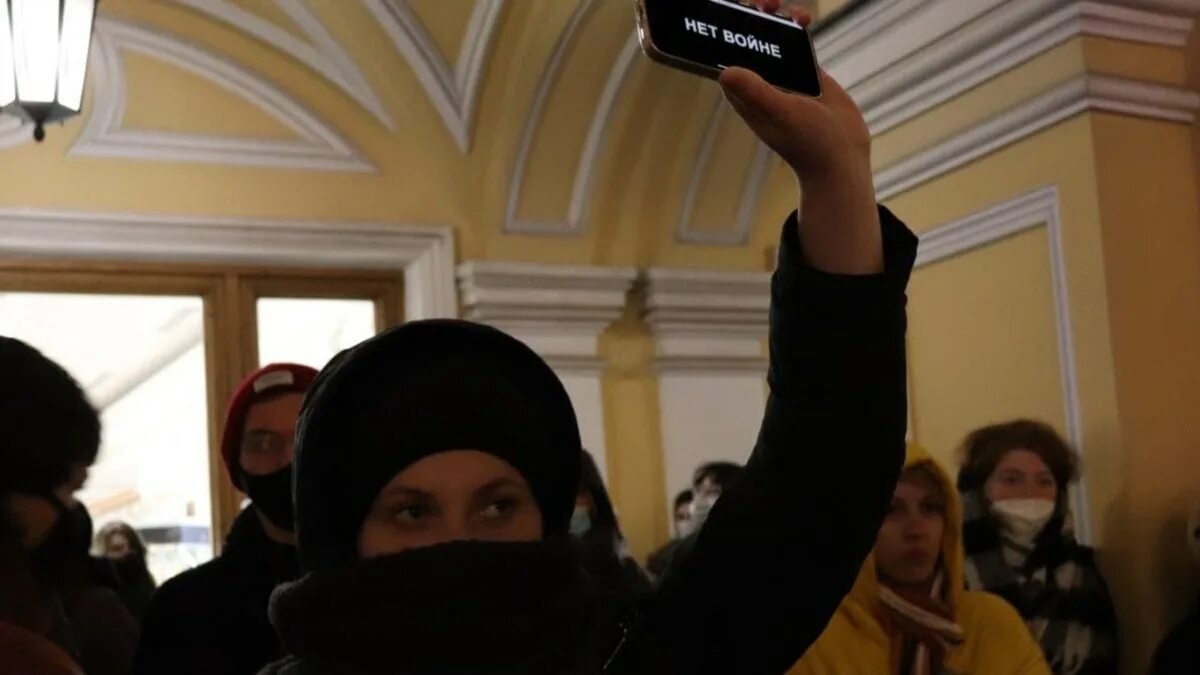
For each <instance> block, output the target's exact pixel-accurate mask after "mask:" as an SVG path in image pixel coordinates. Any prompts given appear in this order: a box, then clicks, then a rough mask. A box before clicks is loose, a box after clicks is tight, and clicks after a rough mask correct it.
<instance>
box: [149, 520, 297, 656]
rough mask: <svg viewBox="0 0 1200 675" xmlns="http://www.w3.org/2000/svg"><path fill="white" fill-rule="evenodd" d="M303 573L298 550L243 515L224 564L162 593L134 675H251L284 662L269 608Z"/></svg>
mask: <svg viewBox="0 0 1200 675" xmlns="http://www.w3.org/2000/svg"><path fill="white" fill-rule="evenodd" d="M297 569H298V568H297V563H296V552H295V548H294V547H291V546H284V545H280V544H276V543H274V542H272V541H271V540H270V539H268V538H267V535H266V533H265V532H264V531H263V528H262V524H261V523H260V522H259V520H258V517H257V514H256V512H255V511H254V509H253V507H251V508H248V509H246V510H244V511H242V513H241V514H240V515H239V516H238V517H237V520H236V521H234V524H233V528H232V530H231V531H230V533H229V537H228V538H227V539H226V540H225V548H224V550H223V552H222V554H221V556H220V557H219V558H217V559H215V560H211V561H209V562H207V563H205V564H203V565H200V566H199V567H197V568H195V569H192V570H189V571H187V572H184V573H183V574H180V575H179V576H177V577H175V578H174V579H171V580H169V581H167V582H166V583H165V584H163V585H162V587H161V588H160V589H159V590H158V593H157V594H156V595H155V597H154V600H153V602H152V603H151V604H150V609H149V610H148V611H147V612H146V617H145V619H144V620H143V623H142V641H141V644H140V645H139V647H138V653H137V659H136V663H135V666H134V673H135V675H215V674H217V673H220V674H221V675H253V674H254V673H257V672H258V671H259V670H260V669H261V668H262V667H263V666H265V665H267V664H268V663H271V662H272V661H274V660H276V659H278V658H280V657H281V656H282V654H281V651H280V648H279V639H278V638H277V637H276V635H275V630H274V629H273V628H272V627H271V623H270V621H269V620H268V619H267V602H268V601H269V599H270V596H271V591H273V590H274V589H275V587H276V586H277V585H279V584H280V583H283V582H286V581H290V580H292V579H294V578H295V577H296V574H297Z"/></svg>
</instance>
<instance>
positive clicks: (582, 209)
mask: <svg viewBox="0 0 1200 675" xmlns="http://www.w3.org/2000/svg"><path fill="white" fill-rule="evenodd" d="M586 5H590V3H589V2H586V0H585V2H581V3H580V6H579V7H577V8H576V10H575V14H574V15H572V18H571V21H570V22H569V23H568V24H567V28H566V30H565V31H564V35H563V36H560V38H559V43H558V44H557V45H556V46H555V49H554V52H553V54H551V57H550V61H549V62H548V63H547V65H546V69H545V70H544V71H543V72H542V77H541V80H540V81H539V83H538V88H537V94H536V96H535V98H534V102H533V105H532V106H531V108H530V113H529V117H528V118H527V119H526V121H525V129H524V131H523V132H522V137H521V146H520V148H519V149H518V151H517V164H516V167H515V169H514V171H513V177H512V183H511V184H510V185H509V190H508V208H507V211H506V214H505V219H504V221H505V222H504V231H505V232H506V233H508V234H553V235H567V236H570V235H578V234H582V233H583V230H584V220H585V219H586V218H587V208H588V205H589V204H591V199H592V190H593V188H594V187H595V182H596V165H597V163H598V161H599V159H600V151H601V150H602V149H603V146H604V143H603V141H604V137H605V134H606V133H607V131H608V123H609V121H610V120H611V119H612V113H613V109H614V108H615V107H616V102H617V99H618V98H619V96H620V93H621V90H622V88H623V87H624V85H625V81H626V80H627V79H629V73H630V71H632V70H633V64H634V63H635V62H636V59H635V57H636V56H637V54H638V50H639V47H638V37H637V33H636V32H634V33H631V34H630V36H629V38H628V39H626V40H625V44H624V45H623V46H622V47H621V51H620V52H618V53H617V59H616V61H614V62H613V66H612V68H611V69H610V70H609V73H608V79H607V80H606V81H605V83H604V89H603V90H601V93H600V99H599V101H598V102H597V103H596V114H595V115H594V116H593V117H592V124H591V126H590V127H588V134H587V137H586V139H585V140H584V144H583V151H582V152H581V153H580V155H579V164H578V167H577V168H576V170H575V180H574V181H573V182H572V184H571V202H570V205H569V207H568V209H567V216H566V219H565V220H528V219H522V218H520V217H519V216H518V215H517V210H518V208H519V207H520V199H521V192H522V190H523V188H524V185H525V172H526V171H527V170H528V164H529V158H530V154H531V153H532V152H533V142H534V136H535V132H536V131H537V128H538V126H539V125H540V123H541V119H542V115H543V113H544V108H545V103H546V98H547V97H548V95H549V92H550V88H551V86H552V85H553V84H554V82H555V81H556V80H557V79H558V74H559V71H560V70H561V69H562V61H563V57H564V55H565V52H566V48H567V45H569V44H570V40H571V35H573V34H574V33H575V32H576V31H577V30H578V28H579V23H580V22H582V19H583V17H584V16H585V15H586V13H587V11H588V7H587V6H586ZM567 31H570V33H571V35H565V34H566V32H567Z"/></svg>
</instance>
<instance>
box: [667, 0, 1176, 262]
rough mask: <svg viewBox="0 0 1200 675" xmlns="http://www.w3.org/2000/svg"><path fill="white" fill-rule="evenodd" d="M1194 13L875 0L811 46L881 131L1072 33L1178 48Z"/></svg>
mask: <svg viewBox="0 0 1200 675" xmlns="http://www.w3.org/2000/svg"><path fill="white" fill-rule="evenodd" d="M1197 13H1200V0H1104V1H1087V0H879V1H878V2H874V3H871V4H869V5H867V6H866V7H864V8H863V9H862V10H861V11H859V12H856V13H854V14H852V15H851V16H850V17H848V18H847V19H846V20H845V21H843V22H841V23H839V24H836V25H834V27H833V28H831V29H829V30H827V31H824V32H822V33H821V34H819V35H818V36H817V38H816V46H817V51H818V55H819V56H820V60H821V64H822V66H823V67H824V68H825V69H826V70H827V71H829V72H830V74H832V75H833V76H834V77H835V78H836V79H837V80H838V82H839V83H841V84H842V86H844V87H845V88H846V89H847V91H848V92H849V93H850V95H851V96H853V97H854V100H855V101H856V102H857V103H858V105H859V107H860V108H862V111H863V116H864V117H865V118H866V120H867V123H868V125H869V126H870V127H871V131H872V133H873V134H875V135H878V134H882V133H885V132H887V131H889V130H891V129H894V128H896V127H897V126H899V125H901V124H904V123H905V122H908V121H910V120H912V119H915V118H916V117H918V116H920V115H921V114H923V113H925V112H927V111H929V110H931V109H933V108H934V107H936V106H938V105H941V104H943V103H945V102H947V101H949V100H951V99H953V98H955V97H957V96H959V95H960V94H963V93H964V92H966V91H969V90H970V89H972V88H974V87H977V86H979V85H980V84H982V83H984V82H986V81H987V80H989V79H991V78H993V77H996V76H997V75H999V74H1001V73H1004V72H1006V71H1008V70H1011V69H1012V68H1015V67H1017V66H1019V65H1020V64H1022V63H1025V62H1026V61H1028V60H1030V59H1032V58H1034V57H1036V56H1038V55H1039V54H1043V53H1045V52H1047V51H1049V50H1050V49H1053V48H1054V47H1056V46H1058V45H1060V44H1063V43H1064V42H1067V41H1068V40H1070V39H1072V38H1075V37H1079V36H1084V35H1087V36H1098V37H1109V38H1116V39H1121V40H1128V41H1133V42H1142V43H1148V44H1157V45H1166V46H1173V47H1182V46H1183V45H1185V44H1186V43H1187V40H1188V37H1189V35H1190V34H1191V32H1192V29H1193V26H1194V20H1193V18H1192V17H1193V16H1194V15H1195V14H1197ZM980 154H982V153H980ZM703 155H704V150H703V149H702V156H703ZM761 161H763V160H762V159H760V158H757V157H756V158H755V162H761ZM706 165H707V161H703V162H701V163H700V165H698V166H697V167H696V169H695V173H694V174H693V178H694V177H695V176H696V175H701V176H702V175H703V174H704V172H705V170H706ZM757 169H758V166H757V165H756V166H753V167H751V175H753V173H754V171H755V170H757ZM884 183H885V185H886V183H887V181H884ZM696 189H699V188H696ZM760 189H761V182H755V181H748V182H747V184H746V187H745V188H744V190H743V194H742V201H741V210H740V212H739V213H741V214H743V215H744V214H746V213H747V212H749V213H750V216H749V218H748V219H749V220H752V218H753V206H754V205H756V204H757V197H758V194H757V193H758V191H759V190H760ZM689 198H690V197H689ZM689 217H690V216H689ZM738 225H739V226H740V225H741V223H739V224H738ZM735 231H738V228H737V227H735ZM747 231H748V230H747ZM717 243H738V240H737V239H735V238H733V237H732V235H729V239H728V240H726V241H724V242H717Z"/></svg>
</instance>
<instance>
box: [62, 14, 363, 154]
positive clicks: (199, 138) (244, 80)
mask: <svg viewBox="0 0 1200 675" xmlns="http://www.w3.org/2000/svg"><path fill="white" fill-rule="evenodd" d="M123 51H131V52H136V53H141V54H146V55H148V56H150V57H153V58H155V59H158V60H161V61H163V62H165V63H168V64H170V65H172V66H175V67H177V68H180V69H182V70H185V71H187V72H189V73H192V74H194V75H197V76H199V77H201V78H203V79H205V80H208V81H209V82H212V83H213V84H215V85H217V86H219V87H221V88H222V89H225V90H226V91H229V92H231V93H232V94H234V95H236V96H239V97H241V98H242V99H244V100H245V101H247V102H248V103H251V104H253V105H255V106H257V107H258V108H259V109H261V110H262V111H263V112H265V113H266V114H267V115H269V116H271V117H272V118H274V119H276V120H278V121H279V122H280V123H282V124H283V125H284V126H286V127H288V128H290V129H291V130H293V131H294V132H295V133H296V138H289V139H278V138H247V137H240V136H238V137H234V136H218V135H213V134H204V133H191V132H176V131H156V130H150V129H126V128H124V126H123V118H124V116H125V106H126V95H127V88H126V83H125V69H124V63H123V60H122V57H121V53H122V52H123ZM89 75H90V76H91V79H92V87H91V92H92V93H91V97H90V98H89V99H88V100H86V101H85V105H90V108H91V110H90V111H89V116H88V120H87V123H86V124H85V125H84V128H83V131H82V132H81V134H80V136H79V138H78V139H77V140H76V141H75V145H74V146H73V147H72V148H71V151H70V154H73V155H84V156H90V157H123V158H131V159H149V160H159V161H176V162H203V163H210V164H233V165H239V164H240V165H249V166H266V167H282V168H289V169H309V170H325V171H364V172H373V171H374V170H375V168H374V166H373V165H372V164H371V163H370V162H369V161H367V160H366V159H365V158H364V157H363V156H362V155H361V154H360V153H359V152H358V150H357V149H355V148H354V147H353V146H351V144H350V143H349V142H347V141H346V140H345V139H343V138H342V137H341V136H340V135H339V134H338V133H337V132H336V131H335V130H334V129H333V128H332V127H330V126H329V125H327V124H326V123H325V122H323V121H321V120H320V119H319V118H318V117H317V116H316V115H315V114H314V113H313V112H311V111H309V110H308V109H307V108H305V107H304V106H303V105H301V104H300V103H299V102H297V101H296V100H295V99H293V98H291V97H290V96H288V95H287V94H285V93H284V92H283V91H281V90H279V89H278V88H276V87H275V86H274V85H272V84H270V83H268V82H267V81H265V80H263V79H262V78H261V77H259V76H258V75H256V74H254V73H252V72H251V71H250V70H248V69H247V68H245V67H243V66H241V65H240V64H237V63H234V62H232V61H229V60H227V59H225V58H223V57H220V56H217V55H216V54H213V53H211V52H209V51H207V50H204V49H202V48H200V47H198V46H196V45H193V44H190V43H188V42H185V41H184V40H183V39H181V38H178V37H175V36H169V35H167V34H164V33H160V32H157V31H154V30H151V29H149V28H145V27H142V26H138V25H135V24H132V23H127V22H124V21H119V20H116V19H113V18H110V17H105V16H101V17H99V18H97V20H96V39H95V41H94V45H93V48H92V59H91V72H90V73H89Z"/></svg>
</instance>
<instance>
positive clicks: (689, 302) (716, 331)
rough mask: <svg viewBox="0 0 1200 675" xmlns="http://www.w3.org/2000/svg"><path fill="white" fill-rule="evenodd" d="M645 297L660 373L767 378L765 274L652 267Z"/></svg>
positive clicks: (768, 286) (646, 277)
mask: <svg viewBox="0 0 1200 675" xmlns="http://www.w3.org/2000/svg"><path fill="white" fill-rule="evenodd" d="M644 292H645V306H644V317H643V318H644V320H645V322H646V323H647V324H648V325H649V326H650V328H651V330H652V331H653V333H654V337H655V343H656V350H655V351H656V355H655V366H656V367H657V368H658V369H659V370H660V371H676V372H712V371H754V372H759V373H764V374H765V373H766V357H765V355H764V352H763V341H764V340H765V339H766V337H767V327H768V311H769V309H770V303H771V277H770V274H769V273H766V272H722V271H709V270H682V269H664V268H655V269H650V270H648V271H647V272H646V273H645V275H644Z"/></svg>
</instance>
